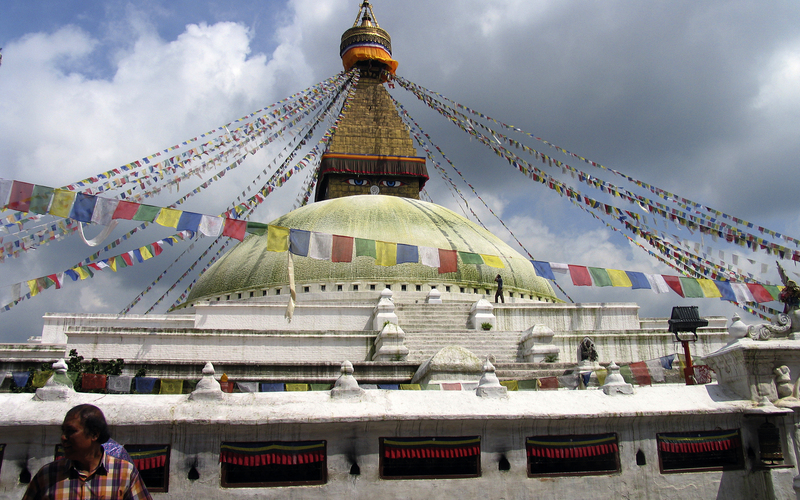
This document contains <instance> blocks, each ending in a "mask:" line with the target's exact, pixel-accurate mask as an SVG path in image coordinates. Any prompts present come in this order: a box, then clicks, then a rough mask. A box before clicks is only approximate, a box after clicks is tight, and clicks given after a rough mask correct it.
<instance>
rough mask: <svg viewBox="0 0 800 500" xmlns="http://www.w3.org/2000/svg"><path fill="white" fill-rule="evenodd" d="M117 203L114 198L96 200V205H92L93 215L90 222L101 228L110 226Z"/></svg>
mask: <svg viewBox="0 0 800 500" xmlns="http://www.w3.org/2000/svg"><path fill="white" fill-rule="evenodd" d="M119 203H120V202H119V200H117V199H116V198H97V203H95V205H94V213H93V214H92V222H94V223H96V224H102V225H103V226H107V225H109V224H111V221H112V220H113V218H114V212H115V211H116V210H117V206H118V205H119Z"/></svg>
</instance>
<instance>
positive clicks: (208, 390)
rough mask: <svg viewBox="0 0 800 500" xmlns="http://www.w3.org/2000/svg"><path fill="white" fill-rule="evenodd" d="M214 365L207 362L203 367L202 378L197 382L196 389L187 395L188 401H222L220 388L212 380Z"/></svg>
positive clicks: (213, 379) (215, 381) (217, 383)
mask: <svg viewBox="0 0 800 500" xmlns="http://www.w3.org/2000/svg"><path fill="white" fill-rule="evenodd" d="M214 373H215V371H214V365H212V364H211V362H210V361H209V362H208V363H206V365H205V366H204V367H203V378H201V379H200V381H199V382H197V387H195V389H194V391H192V393H191V394H189V400H190V401H194V400H202V399H206V400H207V399H222V398H223V397H224V396H223V393H222V387H221V386H220V385H219V382H217V380H216V379H215V378H214Z"/></svg>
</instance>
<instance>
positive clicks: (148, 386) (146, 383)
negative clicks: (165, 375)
mask: <svg viewBox="0 0 800 500" xmlns="http://www.w3.org/2000/svg"><path fill="white" fill-rule="evenodd" d="M157 380H158V379H157V378H155V377H136V378H135V379H134V382H135V383H136V392H138V393H139V394H150V393H152V392H153V388H155V386H156V381H157Z"/></svg>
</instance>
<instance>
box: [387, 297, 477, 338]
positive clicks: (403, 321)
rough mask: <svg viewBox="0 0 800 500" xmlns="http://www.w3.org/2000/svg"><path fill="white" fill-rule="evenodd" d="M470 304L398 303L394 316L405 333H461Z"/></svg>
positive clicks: (467, 317) (465, 325)
mask: <svg viewBox="0 0 800 500" xmlns="http://www.w3.org/2000/svg"><path fill="white" fill-rule="evenodd" d="M471 307H472V304H470V303H447V304H428V303H398V304H395V311H394V312H395V314H396V315H397V320H398V324H399V325H400V328H402V329H403V331H405V332H423V331H431V330H432V331H447V332H456V331H461V330H463V329H465V328H466V327H467V320H468V319H469V311H470V308H471Z"/></svg>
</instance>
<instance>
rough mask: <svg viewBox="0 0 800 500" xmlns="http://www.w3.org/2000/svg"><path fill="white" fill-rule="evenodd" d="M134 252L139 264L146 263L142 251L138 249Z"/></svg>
mask: <svg viewBox="0 0 800 500" xmlns="http://www.w3.org/2000/svg"><path fill="white" fill-rule="evenodd" d="M131 251H132V252H133V256H134V257H136V260H137V261H139V264H141V263H142V262H144V256H143V255H142V251H141V250H139V249H138V248H136V249H134V250H131Z"/></svg>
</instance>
